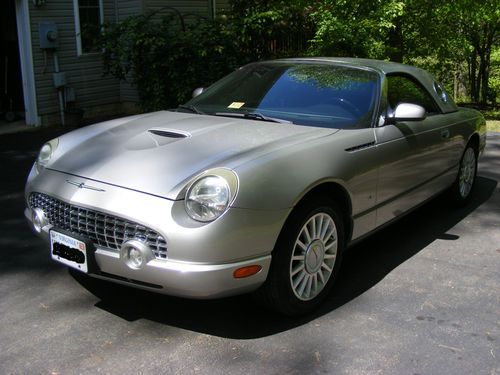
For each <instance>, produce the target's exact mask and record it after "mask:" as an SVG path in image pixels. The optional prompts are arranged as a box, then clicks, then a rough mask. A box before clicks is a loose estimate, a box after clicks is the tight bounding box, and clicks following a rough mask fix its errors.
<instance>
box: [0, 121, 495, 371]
mask: <svg viewBox="0 0 500 375" xmlns="http://www.w3.org/2000/svg"><path fill="white" fill-rule="evenodd" d="M60 131H61V130H60V129H55V130H54V129H53V130H44V131H39V132H30V133H21V134H13V135H4V136H0V166H1V175H2V177H1V180H0V223H1V226H0V228H1V232H0V233H1V235H0V251H1V252H0V254H1V256H0V327H1V329H0V349H1V350H0V373H1V374H10V373H16V374H17V373H19V374H35V373H41V374H71V373H78V374H86V373H89V374H95V373H111V374H123V373H127V374H128V373H133V374H137V373H144V374H147V373H172V374H173V373H175V374H295V373H296V374H312V373H330V374H378V373H382V374H414V375H416V374H421V375H423V374H453V375H456V374H488V375H492V374H500V345H499V343H500V187H499V185H498V182H499V181H500V134H499V133H491V134H489V136H488V146H487V149H486V153H485V155H483V158H482V160H481V163H480V167H479V178H478V181H477V186H476V194H475V196H474V199H473V201H472V202H471V203H470V205H469V206H467V207H465V208H463V209H453V208H451V207H450V206H449V204H448V203H447V202H446V199H444V198H445V197H444V196H441V197H438V198H437V199H435V200H433V201H431V202H430V203H428V204H426V205H425V206H423V207H422V208H420V209H418V210H417V211H415V212H413V213H412V214H410V215H408V216H407V217H405V218H404V219H403V220H401V221H399V222H398V223H396V224H395V225H392V226H390V227H388V228H387V229H384V230H383V231H380V232H379V233H377V234H376V235H375V236H373V237H371V238H370V239H368V240H366V241H364V242H362V243H360V244H359V245H357V246H356V247H354V248H352V249H350V251H349V252H348V253H347V254H346V257H345V258H344V264H343V270H342V273H341V275H340V278H339V280H338V282H337V284H336V285H335V288H334V291H333V293H332V294H331V296H330V298H329V299H328V300H327V302H326V304H325V305H324V306H323V307H322V308H321V309H320V310H319V311H317V312H315V313H314V314H312V315H308V316H306V317H303V318H300V319H290V318H283V317H281V316H277V315H274V314H272V313H269V312H268V311H265V310H263V309H261V308H260V307H258V306H255V305H254V304H253V302H252V300H251V299H250V298H248V297H246V296H240V297H235V298H229V299H224V300H218V301H189V300H183V299H178V298H170V297H165V296H161V295H155V294H151V293H147V292H143V291H138V290H134V289H130V288H126V287H122V286H119V285H115V284H111V283H107V282H102V281H98V280H93V279H89V278H87V277H85V276H83V275H81V274H78V273H74V272H69V271H68V270H67V269H66V268H64V267H61V266H59V265H58V264H55V263H53V262H52V261H51V260H50V259H49V253H48V248H47V247H46V246H45V244H43V243H42V242H41V241H40V240H39V239H38V238H36V237H35V236H34V235H32V234H31V231H30V229H29V228H28V226H27V224H26V223H25V221H24V218H23V208H24V202H23V192H22V191H23V186H24V180H25V177H26V175H27V173H28V170H29V167H30V165H31V163H32V162H33V160H34V158H35V156H36V153H37V149H38V148H39V146H40V145H41V144H42V143H43V142H44V141H45V140H47V139H50V138H52V137H53V136H55V135H56V134H57V133H58V132H60Z"/></svg>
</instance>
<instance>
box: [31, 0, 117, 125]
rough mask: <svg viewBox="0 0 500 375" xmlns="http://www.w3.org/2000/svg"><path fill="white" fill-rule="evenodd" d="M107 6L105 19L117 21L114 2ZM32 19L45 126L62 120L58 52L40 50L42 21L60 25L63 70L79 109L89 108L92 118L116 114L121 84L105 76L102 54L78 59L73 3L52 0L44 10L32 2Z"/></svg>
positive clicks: (38, 82)
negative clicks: (56, 65)
mask: <svg viewBox="0 0 500 375" xmlns="http://www.w3.org/2000/svg"><path fill="white" fill-rule="evenodd" d="M103 6H104V20H105V21H107V20H114V17H115V8H114V1H109V0H104V2H103ZM30 18H31V34H32V35H31V38H32V43H33V66H34V72H35V85H36V92H37V106H38V114H39V116H40V117H41V123H42V125H46V124H49V123H54V122H60V117H59V98H58V92H57V90H56V88H55V87H54V83H53V78H52V73H53V72H54V53H53V52H52V51H51V50H48V51H47V52H46V55H45V54H44V50H42V49H41V48H40V43H39V40H40V38H39V23H40V22H55V23H56V24H57V26H58V32H59V48H58V49H57V50H56V53H57V55H58V59H59V69H60V71H61V72H65V73H66V79H67V85H68V86H69V87H72V88H73V89H74V91H75V97H76V102H75V104H76V107H79V108H83V109H85V111H86V115H90V116H92V115H93V116H96V115H100V114H108V113H112V112H116V111H117V109H119V108H118V107H119V105H120V87H119V82H118V81H117V80H116V79H114V78H112V77H103V70H102V63H101V57H100V55H99V54H98V53H92V54H87V55H82V56H77V50H76V33H75V18H74V9H73V1H71V0H51V1H48V2H47V3H45V4H44V5H43V6H42V7H35V6H33V4H32V2H30Z"/></svg>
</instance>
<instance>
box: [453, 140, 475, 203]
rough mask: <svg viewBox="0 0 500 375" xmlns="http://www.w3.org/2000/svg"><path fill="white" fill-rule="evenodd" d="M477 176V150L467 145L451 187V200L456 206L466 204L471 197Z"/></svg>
mask: <svg viewBox="0 0 500 375" xmlns="http://www.w3.org/2000/svg"><path fill="white" fill-rule="evenodd" d="M476 175H477V150H476V148H475V147H474V145H472V144H470V143H469V144H468V145H467V147H466V148H465V151H464V153H463V155H462V159H461V160H460V167H459V171H458V176H457V179H456V181H455V183H454V184H453V186H452V192H453V198H454V201H455V202H456V203H457V204H458V205H464V204H466V203H467V202H468V201H469V200H470V197H471V195H472V191H473V188H474V184H475V182H476Z"/></svg>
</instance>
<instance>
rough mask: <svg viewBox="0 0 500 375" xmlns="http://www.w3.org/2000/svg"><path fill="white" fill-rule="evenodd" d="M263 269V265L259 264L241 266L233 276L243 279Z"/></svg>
mask: <svg viewBox="0 0 500 375" xmlns="http://www.w3.org/2000/svg"><path fill="white" fill-rule="evenodd" d="M261 269H262V267H261V266H259V265H253V266H246V267H241V268H238V269H237V270H235V271H234V272H233V277H234V278H235V279H242V278H244V277H249V276H253V275H255V274H256V273H259V272H260V270H261Z"/></svg>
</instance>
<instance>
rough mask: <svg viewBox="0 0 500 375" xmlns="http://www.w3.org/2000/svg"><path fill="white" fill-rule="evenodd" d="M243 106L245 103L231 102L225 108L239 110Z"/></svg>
mask: <svg viewBox="0 0 500 375" xmlns="http://www.w3.org/2000/svg"><path fill="white" fill-rule="evenodd" d="M244 105H245V102H232V103H231V104H229V105H228V106H227V108H235V109H239V108H241V107H243V106H244Z"/></svg>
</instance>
